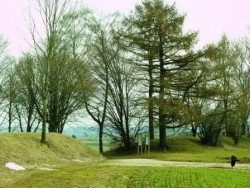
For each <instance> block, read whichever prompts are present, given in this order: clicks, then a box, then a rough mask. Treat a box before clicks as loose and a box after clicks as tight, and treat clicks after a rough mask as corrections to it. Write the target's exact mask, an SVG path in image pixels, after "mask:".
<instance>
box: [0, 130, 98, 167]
mask: <svg viewBox="0 0 250 188" xmlns="http://www.w3.org/2000/svg"><path fill="white" fill-rule="evenodd" d="M40 136H41V134H40V133H5V134H0V164H1V166H3V165H4V164H5V163H6V162H15V163H17V164H19V165H23V166H29V165H35V164H36V165H39V164H53V165H54V164H57V163H62V162H64V161H67V160H82V161H93V160H99V159H101V158H102V157H101V156H100V155H99V153H98V152H96V151H93V150H91V149H90V148H89V147H88V146H86V145H85V144H83V143H82V142H80V141H78V140H75V139H73V138H71V137H69V136H66V135H62V134H58V133H47V144H42V143H41V142H40Z"/></svg>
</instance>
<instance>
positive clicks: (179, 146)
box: [105, 137, 250, 163]
mask: <svg viewBox="0 0 250 188" xmlns="http://www.w3.org/2000/svg"><path fill="white" fill-rule="evenodd" d="M222 141H223V145H222V146H221V147H211V146H204V145H202V144H201V143H200V141H199V139H198V138H194V137H171V138H169V139H168V149H167V150H166V151H165V152H162V151H158V150H157V144H158V142H157V141H153V143H152V148H151V149H152V152H151V153H150V154H145V153H144V154H141V155H137V150H136V148H135V149H134V151H133V152H129V153H124V152H123V150H116V151H108V152H106V153H105V156H106V157H107V158H109V159H117V158H118V159H119V158H146V159H147V158H149V159H159V160H167V161H190V162H191V161H192V162H220V163H227V162H229V161H230V157H231V156H232V155H235V156H237V157H238V158H239V159H240V160H241V163H250V138H249V137H243V138H242V140H241V142H240V144H239V145H238V146H234V145H233V141H232V140H231V138H228V137H223V138H222Z"/></svg>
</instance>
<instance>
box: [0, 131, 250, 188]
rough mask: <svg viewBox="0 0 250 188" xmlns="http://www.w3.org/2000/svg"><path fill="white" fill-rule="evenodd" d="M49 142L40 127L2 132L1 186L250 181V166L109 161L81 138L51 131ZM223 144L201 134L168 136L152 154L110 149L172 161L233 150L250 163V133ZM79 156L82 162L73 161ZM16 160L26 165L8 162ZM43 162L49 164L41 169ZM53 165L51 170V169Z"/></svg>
mask: <svg viewBox="0 0 250 188" xmlns="http://www.w3.org/2000/svg"><path fill="white" fill-rule="evenodd" d="M47 141H48V143H47V144H41V143H40V134H39V133H10V134H1V135H0V146H1V147H0V164H1V166H0V187H4V188H5V187H10V188H11V187H14V188H15V187H16V188H17V187H18V188H19V187H21V188H22V187H25V188H26V187H34V188H39V187H41V188H43V187H49V188H53V187H58V188H64V187H67V188H68V187H93V188H98V187H110V188H113V187H115V188H116V187H117V188H119V187H121V188H123V187H132V188H134V187H135V188H136V187H153V188H154V187H222V188H223V187H226V188H230V187H242V188H244V187H249V184H250V180H249V179H250V170H240V169H237V168H236V169H231V168H184V167H166V166H165V167H133V166H130V167H126V166H114V165H113V166H110V165H105V161H106V160H101V159H103V157H102V156H100V155H99V154H98V152H96V151H94V150H92V149H90V148H89V147H87V146H86V145H85V144H83V143H82V142H81V141H79V140H78V139H73V138H71V137H69V136H64V135H61V134H56V133H54V134H53V133H49V134H47ZM223 143H224V145H223V146H222V147H218V148H214V147H208V146H203V145H201V144H200V142H199V140H198V139H197V138H192V137H179V138H178V137H175V138H170V139H168V144H169V148H168V150H167V151H165V152H159V151H157V149H156V146H157V145H156V144H157V142H155V143H153V144H152V149H153V150H154V151H153V152H152V153H150V154H143V155H137V154H136V148H135V150H134V151H133V152H132V153H128V154H125V153H122V152H121V150H117V151H118V152H117V151H116V152H106V156H108V158H153V159H161V160H173V161H202V162H229V158H230V156H231V155H236V156H237V157H239V158H240V160H241V161H240V163H249V162H250V160H249V158H250V138H243V139H242V140H241V143H240V144H239V146H237V147H235V146H233V142H232V140H231V139H229V138H223ZM75 160H78V162H75ZM6 162H15V163H17V164H19V165H22V166H24V167H25V168H26V170H25V171H12V170H9V169H7V168H5V167H4V165H5V163H6ZM40 167H43V168H48V169H47V170H46V169H43V170H42V169H40ZM48 170H50V171H48Z"/></svg>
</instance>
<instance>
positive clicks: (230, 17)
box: [0, 0, 250, 56]
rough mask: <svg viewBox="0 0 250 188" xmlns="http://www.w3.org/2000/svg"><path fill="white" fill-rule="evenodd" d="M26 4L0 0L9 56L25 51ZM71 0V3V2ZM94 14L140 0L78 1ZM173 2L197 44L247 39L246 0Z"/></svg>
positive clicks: (130, 6)
mask: <svg viewBox="0 0 250 188" xmlns="http://www.w3.org/2000/svg"><path fill="white" fill-rule="evenodd" d="M29 1H32V0H0V34H1V35H3V36H4V37H5V38H6V39H7V40H8V41H9V52H10V54H11V55H15V56H19V55H20V54H21V52H22V51H23V50H27V44H26V41H25V39H24V38H25V37H26V38H27V37H28V35H27V27H26V23H27V22H26V21H25V17H26V18H27V16H28V7H27V5H28V4H29ZM72 1H74V0H72ZM82 1H85V2H86V3H87V4H88V6H89V7H90V8H92V9H94V10H95V11H99V12H103V13H112V12H114V11H121V12H122V13H125V14H127V13H128V12H129V11H130V10H132V9H133V8H134V6H135V4H136V3H139V2H141V0H82ZM165 1H166V2H167V3H170V4H172V3H173V2H176V6H177V9H178V10H179V12H180V13H186V14H187V17H186V22H185V29H187V30H195V31H199V40H200V44H201V45H204V44H206V43H209V42H216V41H218V40H219V39H220V37H221V35H222V34H223V33H226V34H227V35H228V36H229V37H231V38H232V39H237V38H240V37H241V36H244V35H247V36H249V37H250V27H249V26H250V12H249V7H250V0H165Z"/></svg>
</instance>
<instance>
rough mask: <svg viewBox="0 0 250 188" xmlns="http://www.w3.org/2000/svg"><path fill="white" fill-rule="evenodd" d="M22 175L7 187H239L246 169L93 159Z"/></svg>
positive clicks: (247, 176)
mask: <svg viewBox="0 0 250 188" xmlns="http://www.w3.org/2000/svg"><path fill="white" fill-rule="evenodd" d="M16 173H18V174H19V175H20V174H23V175H22V178H20V179H19V180H18V182H13V184H11V185H8V187H16V188H19V187H34V188H36V187H37V188H38V187H52V188H53V187H58V188H62V187H96V188H98V187H115V188H119V187H121V188H123V187H131V188H132V187H138V188H139V187H142V188H143V187H197V188H201V187H208V188H210V187H220V188H223V187H226V188H230V187H241V188H247V187H249V183H250V171H241V170H235V169H206V168H177V167H172V168H171V167H117V166H105V165H100V164H96V163H91V164H75V163H71V164H68V165H65V166H60V167H58V168H56V169H55V170H53V171H36V170H33V171H32V170H31V171H29V172H16Z"/></svg>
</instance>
